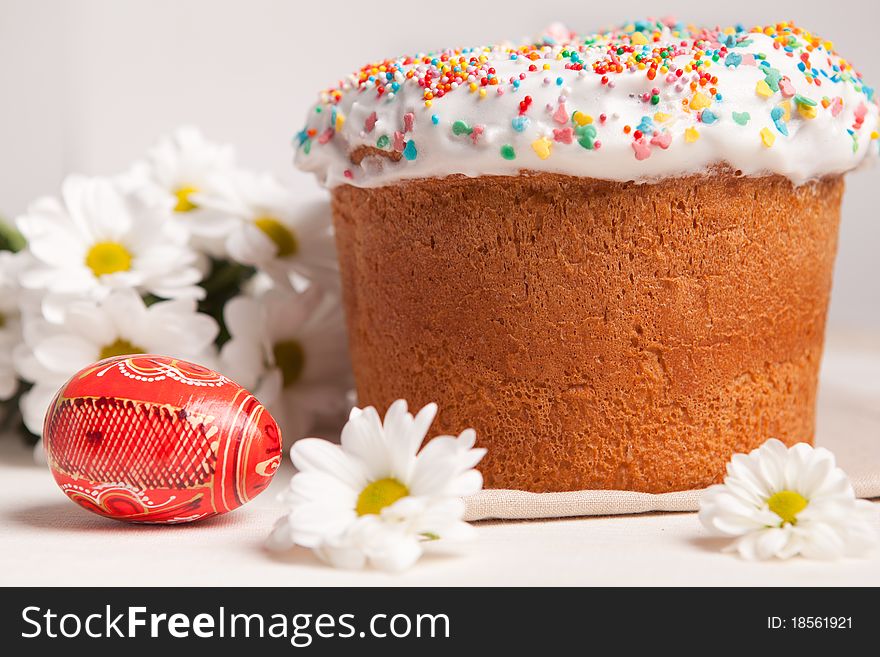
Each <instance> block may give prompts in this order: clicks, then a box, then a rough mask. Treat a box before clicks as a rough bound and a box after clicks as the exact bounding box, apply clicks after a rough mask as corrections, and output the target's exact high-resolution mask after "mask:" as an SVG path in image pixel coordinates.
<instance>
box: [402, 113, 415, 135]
mask: <svg viewBox="0 0 880 657" xmlns="http://www.w3.org/2000/svg"><path fill="white" fill-rule="evenodd" d="M415 120H416V115H415V114H413V113H412V112H407V113H406V114H404V115H403V131H404V132H412V129H413V121H415Z"/></svg>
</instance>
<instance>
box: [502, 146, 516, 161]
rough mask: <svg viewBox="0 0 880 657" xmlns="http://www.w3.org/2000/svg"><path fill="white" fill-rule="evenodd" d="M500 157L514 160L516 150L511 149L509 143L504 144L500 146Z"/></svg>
mask: <svg viewBox="0 0 880 657" xmlns="http://www.w3.org/2000/svg"><path fill="white" fill-rule="evenodd" d="M501 157H503V158H504V159H505V160H515V159H516V151H515V150H513V146H511V145H510V144H504V146H502V147H501Z"/></svg>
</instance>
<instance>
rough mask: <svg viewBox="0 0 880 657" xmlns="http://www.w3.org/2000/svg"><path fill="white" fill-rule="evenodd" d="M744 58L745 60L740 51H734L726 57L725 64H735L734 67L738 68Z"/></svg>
mask: <svg viewBox="0 0 880 657" xmlns="http://www.w3.org/2000/svg"><path fill="white" fill-rule="evenodd" d="M731 36H733V35H731ZM742 60H743V58H742V55H740V54H739V53H736V52H732V53H730V54H729V55H728V56H727V57H726V58H725V60H724V65H725V66H733V68H736V67H737V66H739V65H740V64H741V63H742Z"/></svg>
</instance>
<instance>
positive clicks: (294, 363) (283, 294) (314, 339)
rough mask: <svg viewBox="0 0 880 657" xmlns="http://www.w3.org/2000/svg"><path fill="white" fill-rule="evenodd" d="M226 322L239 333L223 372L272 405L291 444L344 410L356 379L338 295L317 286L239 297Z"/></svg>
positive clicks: (227, 348) (225, 352)
mask: <svg viewBox="0 0 880 657" xmlns="http://www.w3.org/2000/svg"><path fill="white" fill-rule="evenodd" d="M223 317H224V320H225V323H226V327H227V329H228V330H229V333H230V335H231V339H230V340H229V342H227V343H226V344H225V345H223V349H222V351H221V354H220V360H221V363H222V368H223V372H224V373H225V374H227V375H228V376H230V377H231V378H232V379H234V380H235V381H237V382H238V383H239V384H240V385H242V386H244V387H245V388H247V389H249V390H251V391H252V392H253V393H254V395H255V396H256V397H257V398H258V399H260V401H261V402H262V403H263V404H264V405H265V406H266V407H267V408H269V410H270V411H271V412H272V415H273V416H274V417H275V420H276V421H277V422H278V424H279V425H280V426H281V429H282V431H283V432H284V435H285V437H286V438H287V439H288V440H296V439H298V438H302V437H304V436H305V435H307V434H308V433H309V432H310V431H311V430H312V429H313V428H314V426H315V422H316V421H317V420H318V419H322V418H326V419H332V418H339V416H340V415H342V413H344V410H345V408H347V406H346V405H345V404H346V396H347V392H348V390H349V389H351V387H352V381H351V379H352V376H351V365H350V363H349V359H348V349H347V341H346V333H345V318H344V317H343V314H342V307H341V304H340V303H339V300H338V298H336V297H335V296H333V295H330V294H328V293H325V292H322V291H321V290H320V289H318V288H315V287H310V288H308V289H307V290H306V291H304V292H297V291H295V290H293V289H285V288H273V289H272V290H270V291H269V292H266V293H264V294H263V295H261V296H259V297H248V296H239V297H236V298H234V299H232V300H231V301H229V303H227V304H226V306H225V308H224V309H223Z"/></svg>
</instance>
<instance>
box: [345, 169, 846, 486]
mask: <svg viewBox="0 0 880 657" xmlns="http://www.w3.org/2000/svg"><path fill="white" fill-rule="evenodd" d="M842 190H843V181H842V178H840V177H834V178H827V179H824V180H821V181H817V182H814V183H809V184H807V185H803V186H800V187H793V186H792V185H791V183H789V182H788V181H787V180H786V179H784V178H781V177H778V176H768V177H763V178H742V177H737V176H735V175H733V174H731V173H726V174H720V175H712V176H703V177H687V178H677V179H669V180H664V181H662V182H659V183H657V184H635V183H617V182H608V181H600V180H593V179H583V178H573V177H568V176H563V175H556V174H544V173H542V174H534V175H528V176H518V177H500V176H499V177H482V178H458V177H456V178H446V179H429V180H418V181H411V182H407V183H402V184H398V185H394V186H389V187H382V188H376V189H361V188H355V187H351V186H341V187H337V188H335V189H334V190H333V209H334V215H335V225H336V234H337V243H338V247H339V255H340V262H341V268H342V276H343V284H344V290H345V303H346V308H347V315H348V323H349V330H350V340H351V351H352V358H353V364H354V370H355V376H356V379H357V386H358V394H359V398H360V402H361V403H362V404H364V405H366V404H373V405H376V406H377V407H379V409H380V410H384V409H385V408H386V407H387V405H388V404H389V403H390V402H391V401H393V400H394V399H397V398H405V399H407V400H408V401H409V403H410V405H411V407H413V408H418V407H420V406H421V405H423V404H425V403H427V402H429V401H436V402H438V403H439V405H440V414H439V417H438V421H437V423H436V424H435V426H434V429H435V430H436V431H437V432H442V433H457V432H459V431H460V430H461V429H463V428H465V427H468V426H472V427H474V428H475V429H476V430H477V435H478V443H479V444H480V445H482V446H484V447H487V448H488V450H489V453H488V455H487V456H486V458H485V459H484V461H483V463H482V464H481V470H482V472H483V474H484V476H485V480H486V485H487V486H488V487H492V488H515V489H522V490H530V491H538V492H543V491H561V490H579V489H591V488H615V489H627V490H638V491H650V492H663V491H671V490H682V489H689V488H697V487H702V486H706V485H708V484H711V483H713V482H716V481H718V480H720V478H721V477H722V475H723V472H724V464H725V463H726V462H727V460H728V459H729V457H730V455H731V454H732V453H733V452H743V451H748V450H750V449H752V448H754V447H755V446H757V445H758V444H760V443H761V442H763V441H764V440H765V439H767V438H769V437H771V436H775V437H778V438H780V439H782V440H783V441H785V442H787V443H794V442H798V441H811V440H812V438H813V429H814V406H815V395H816V377H817V371H818V366H819V360H820V357H821V352H822V339H823V331H824V324H825V313H826V308H827V301H828V294H829V289H830V285H831V273H832V266H833V261H834V254H835V250H836V242H837V224H838V218H839V207H840V199H841V194H842Z"/></svg>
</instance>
